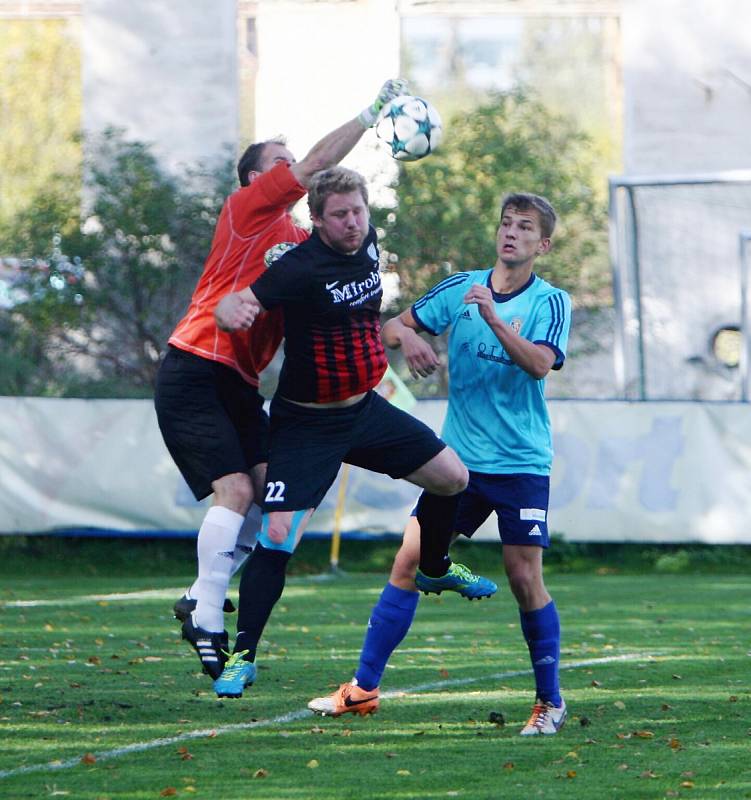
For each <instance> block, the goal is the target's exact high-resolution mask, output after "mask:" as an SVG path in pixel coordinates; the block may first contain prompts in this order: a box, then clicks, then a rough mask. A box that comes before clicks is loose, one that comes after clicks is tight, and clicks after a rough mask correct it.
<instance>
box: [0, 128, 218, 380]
mask: <svg viewBox="0 0 751 800" xmlns="http://www.w3.org/2000/svg"><path fill="white" fill-rule="evenodd" d="M230 168H231V163H230V161H229V159H227V161H226V163H223V164H222V165H221V167H219V168H217V169H215V170H214V171H207V170H206V169H203V170H200V169H196V170H194V171H192V172H188V173H187V174H185V175H181V176H180V177H179V178H177V177H175V176H173V175H171V174H169V173H167V172H165V171H164V170H163V168H162V167H161V166H160V164H159V162H158V161H157V160H156V158H155V156H154V155H153V154H152V152H151V151H150V149H149V148H148V147H147V146H146V145H144V144H141V143H138V142H127V141H124V140H123V138H122V136H121V135H120V134H119V133H117V132H115V131H109V132H107V133H106V134H105V135H104V136H103V137H102V138H101V139H100V140H99V141H98V143H97V144H96V146H95V147H93V148H92V150H91V155H90V157H89V158H88V159H87V162H86V169H85V175H86V181H85V184H84V192H83V198H84V199H83V206H84V208H85V209H86V211H85V213H80V212H79V211H78V207H79V206H78V199H77V198H76V197H75V196H74V197H73V198H71V197H68V196H66V195H65V193H64V191H63V190H62V188H61V187H60V185H59V184H57V185H56V189H57V191H55V190H54V189H52V190H49V191H46V192H45V193H43V194H42V195H40V196H38V197H36V198H35V199H34V201H33V202H32V203H31V204H30V205H29V207H28V209H27V210H26V211H24V212H23V213H20V214H18V215H17V216H16V218H15V220H14V224H13V225H12V226H10V228H9V235H8V244H9V246H10V248H11V252H13V253H14V254H16V255H18V256H20V257H22V261H21V268H20V270H19V272H18V275H17V278H16V280H15V286H14V287H13V292H14V294H13V302H12V309H11V312H10V315H11V317H12V319H13V320H14V322H15V333H16V339H17V340H18V342H19V347H20V344H21V343H23V342H24V341H27V339H28V337H29V335H30V333H31V332H33V335H34V337H35V338H36V339H37V340H38V341H39V342H40V347H41V352H40V351H39V350H37V351H36V357H37V359H38V360H39V363H40V366H41V367H45V365H46V366H47V367H48V369H44V368H43V369H42V372H46V373H47V374H49V375H50V379H49V381H48V382H47V385H46V386H45V387H43V388H42V389H41V393H52V394H71V393H74V394H86V395H90V396H91V395H100V396H101V395H110V394H118V395H120V396H134V395H136V396H138V395H143V396H145V395H148V394H150V392H151V387H152V385H153V381H154V377H155V374H156V370H157V368H158V365H159V360H160V356H161V354H162V352H163V350H164V348H165V346H166V342H167V339H168V337H169V334H170V332H171V330H172V328H173V327H174V325H175V323H176V322H177V320H178V318H179V317H180V315H181V314H182V313H183V311H184V309H185V307H186V305H187V301H188V299H189V297H190V294H191V292H192V290H193V287H194V286H195V283H196V281H197V279H198V276H199V275H200V272H201V269H202V267H203V261H204V259H205V257H206V254H207V253H208V250H209V247H210V243H211V237H212V234H213V229H214V226H215V224H216V217H217V214H218V211H219V209H220V208H221V202H222V199H223V197H224V196H225V195H226V193H227V192H228V191H229V190H230V188H231V171H230ZM53 183H55V182H54V181H53ZM6 324H7V322H6ZM22 352H23V350H22ZM17 372H18V371H17ZM18 374H19V375H22V374H23V371H21V372H20V373H18ZM17 388H20V389H22V390H23V391H24V393H30V392H34V393H36V392H38V391H40V387H39V386H38V385H36V382H31V384H30V385H26V386H23V385H22V386H18V387H17ZM2 389H3V387H2V386H1V385H0V390H2ZM35 390H36V391H35Z"/></svg>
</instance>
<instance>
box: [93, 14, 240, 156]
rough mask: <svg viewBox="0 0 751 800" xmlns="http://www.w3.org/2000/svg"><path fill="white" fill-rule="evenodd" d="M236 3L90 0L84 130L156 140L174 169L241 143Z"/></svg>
mask: <svg viewBox="0 0 751 800" xmlns="http://www.w3.org/2000/svg"><path fill="white" fill-rule="evenodd" d="M235 6H236V3H235V0H191V2H189V3H186V2H181V0H159V2H147V1H146V0H132V1H131V2H127V3H123V2H119V0H84V2H83V4H82V12H83V40H82V49H83V59H82V60H83V91H84V104H83V105H84V114H83V124H84V129H85V131H86V132H87V133H94V132H96V131H100V130H102V129H103V128H105V127H107V126H109V125H114V126H118V127H122V128H125V130H126V132H127V136H128V137H129V138H134V139H140V140H143V141H148V142H154V143H155V145H156V152H157V153H158V154H159V155H160V156H161V157H163V159H164V161H165V163H166V164H167V165H168V166H170V167H171V168H177V167H178V165H180V164H181V163H195V162H196V161H198V160H200V159H205V158H211V157H212V156H215V155H217V154H218V153H219V152H220V150H221V146H222V145H223V144H225V143H230V144H233V145H234V144H235V142H236V141H237V95H238V87H237V43H236V10H235Z"/></svg>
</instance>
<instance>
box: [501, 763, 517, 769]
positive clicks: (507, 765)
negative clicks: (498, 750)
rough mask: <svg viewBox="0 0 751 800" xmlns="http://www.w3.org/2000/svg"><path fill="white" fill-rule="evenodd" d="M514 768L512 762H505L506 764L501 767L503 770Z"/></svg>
mask: <svg viewBox="0 0 751 800" xmlns="http://www.w3.org/2000/svg"><path fill="white" fill-rule="evenodd" d="M514 766H515V764H514V762H513V761H507V762H506V763H505V764H504V765H503V768H504V769H513V768H514Z"/></svg>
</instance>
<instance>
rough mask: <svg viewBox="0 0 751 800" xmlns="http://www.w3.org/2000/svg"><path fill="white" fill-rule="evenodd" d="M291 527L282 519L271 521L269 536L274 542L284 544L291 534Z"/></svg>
mask: <svg viewBox="0 0 751 800" xmlns="http://www.w3.org/2000/svg"><path fill="white" fill-rule="evenodd" d="M289 532H290V527H289V525H285V524H284V523H283V522H281V521H274V522H269V529H268V536H269V540H270V541H271V542H273V543H274V544H284V543H285V542H286V541H287V537H288V536H289Z"/></svg>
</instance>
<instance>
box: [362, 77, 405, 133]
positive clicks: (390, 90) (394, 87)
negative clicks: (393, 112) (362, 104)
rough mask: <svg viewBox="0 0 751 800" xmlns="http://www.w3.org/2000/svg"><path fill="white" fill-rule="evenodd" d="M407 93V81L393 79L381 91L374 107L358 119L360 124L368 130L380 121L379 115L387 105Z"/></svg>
mask: <svg viewBox="0 0 751 800" xmlns="http://www.w3.org/2000/svg"><path fill="white" fill-rule="evenodd" d="M406 93H407V81H405V80H404V79H403V78H391V79H390V80H387V81H386V83H384V84H383V86H382V87H381V91H380V92H378V97H376V99H375V102H374V103H373V105H370V106H368V107H367V108H366V109H365V110H363V111H361V112H360V114H359V115H358V117H357V119H358V121H359V123H360V124H361V125H362V126H363V128H365V129H366V130H367V129H368V128H370V127H371V126H372V125H373V124H374V123H375V121H376V120H377V119H378V113H379V112H380V110H381V109H382V108H383V107H384V106H385V105H386V103H388V102H389V101H391V100H393V99H394V98H395V97H399V95H402V94H406Z"/></svg>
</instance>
